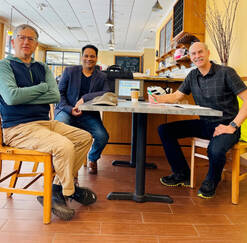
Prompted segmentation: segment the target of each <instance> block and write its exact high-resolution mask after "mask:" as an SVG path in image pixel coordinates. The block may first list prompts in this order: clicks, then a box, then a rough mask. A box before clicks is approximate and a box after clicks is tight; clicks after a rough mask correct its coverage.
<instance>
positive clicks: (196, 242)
mask: <svg viewBox="0 0 247 243" xmlns="http://www.w3.org/2000/svg"><path fill="white" fill-rule="evenodd" d="M159 243H236V240H225V239H224V242H222V239H218V240H217V239H215V238H213V239H207V240H202V239H200V238H189V237H186V238H174V237H172V238H165V237H160V238H159ZM238 243H244V242H241V241H238Z"/></svg>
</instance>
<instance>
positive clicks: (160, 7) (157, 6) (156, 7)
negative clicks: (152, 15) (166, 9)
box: [152, 0, 163, 12]
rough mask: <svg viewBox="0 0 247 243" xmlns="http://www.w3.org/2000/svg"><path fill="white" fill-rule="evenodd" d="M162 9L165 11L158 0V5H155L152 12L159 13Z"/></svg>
mask: <svg viewBox="0 0 247 243" xmlns="http://www.w3.org/2000/svg"><path fill="white" fill-rule="evenodd" d="M161 9H163V8H162V6H161V5H160V3H159V0H157V1H156V3H155V4H154V6H153V7H152V11H154V12H155V11H159V10H161Z"/></svg>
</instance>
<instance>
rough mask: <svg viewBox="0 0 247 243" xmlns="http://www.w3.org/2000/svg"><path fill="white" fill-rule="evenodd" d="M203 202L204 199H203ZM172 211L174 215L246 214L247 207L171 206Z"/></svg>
mask: <svg viewBox="0 0 247 243" xmlns="http://www.w3.org/2000/svg"><path fill="white" fill-rule="evenodd" d="M202 200H203V199H202ZM171 210H172V212H173V213H176V214H180V213H195V212H196V213H197V214H212V213H213V214H227V215H232V214H238V215H239V214H246V215H247V207H241V206H240V205H233V204H228V205H220V204H219V205H213V204H209V205H207V204H204V205H194V206H193V205H173V204H171Z"/></svg>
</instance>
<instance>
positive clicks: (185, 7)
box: [172, 0, 206, 41]
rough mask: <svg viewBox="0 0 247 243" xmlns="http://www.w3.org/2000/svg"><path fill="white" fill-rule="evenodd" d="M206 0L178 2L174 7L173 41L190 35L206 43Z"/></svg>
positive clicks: (183, 0) (182, 0)
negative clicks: (185, 34) (204, 17)
mask: <svg viewBox="0 0 247 243" xmlns="http://www.w3.org/2000/svg"><path fill="white" fill-rule="evenodd" d="M205 10H206V0H178V1H177V2H176V3H175V5H174V7H173V35H172V36H173V40H177V39H179V38H181V36H182V35H183V34H184V33H190V34H192V35H195V36H196V37H198V38H199V39H200V40H201V41H204V33H205V26H204V23H203V20H202V16H203V15H204V14H205Z"/></svg>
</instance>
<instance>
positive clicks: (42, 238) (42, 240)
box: [0, 232, 55, 243]
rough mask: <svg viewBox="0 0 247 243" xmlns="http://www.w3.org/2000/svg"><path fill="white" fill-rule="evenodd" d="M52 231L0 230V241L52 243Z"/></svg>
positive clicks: (5, 242)
mask: <svg viewBox="0 0 247 243" xmlns="http://www.w3.org/2000/svg"><path fill="white" fill-rule="evenodd" d="M54 237H55V234H54V233H42V234H40V233H36V234H35V233H30V232H28V233H20V232H0V242H2V243H17V242H18V243H34V242H35V243H53V239H54Z"/></svg>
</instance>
